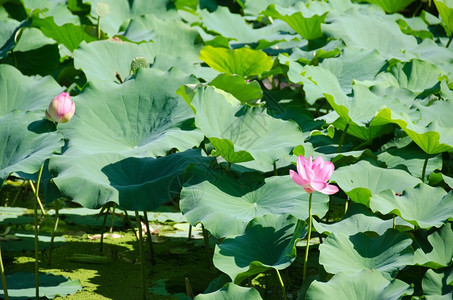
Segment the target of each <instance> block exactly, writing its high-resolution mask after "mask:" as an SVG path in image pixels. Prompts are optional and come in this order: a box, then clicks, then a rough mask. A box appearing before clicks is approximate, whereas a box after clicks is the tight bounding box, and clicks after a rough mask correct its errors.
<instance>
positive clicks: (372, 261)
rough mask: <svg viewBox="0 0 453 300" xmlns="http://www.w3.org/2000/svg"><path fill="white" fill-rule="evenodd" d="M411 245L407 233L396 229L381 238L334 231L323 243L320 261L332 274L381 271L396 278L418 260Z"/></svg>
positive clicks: (388, 231) (320, 248) (361, 233)
mask: <svg viewBox="0 0 453 300" xmlns="http://www.w3.org/2000/svg"><path fill="white" fill-rule="evenodd" d="M411 244H412V240H411V239H410V238H409V237H408V236H407V235H406V234H404V233H401V232H398V231H397V230H394V229H389V230H387V231H386V232H385V233H384V234H383V235H380V236H377V237H369V236H368V235H366V234H365V233H363V232H359V233H357V234H355V235H352V236H347V235H345V234H343V233H332V234H331V235H329V236H328V237H327V239H326V240H325V241H324V243H323V244H321V245H320V246H319V252H320V254H319V263H320V264H322V265H323V266H324V268H325V269H326V271H327V272H328V273H332V274H336V273H339V272H345V273H348V274H354V273H358V272H361V271H363V270H373V271H374V270H377V271H380V272H382V273H388V274H389V275H390V276H392V277H394V275H395V273H396V272H397V271H398V270H401V269H402V268H404V267H405V266H406V265H412V264H413V263H414V252H413V250H412V248H411V247H410V245H411Z"/></svg>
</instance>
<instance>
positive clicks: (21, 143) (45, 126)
mask: <svg viewBox="0 0 453 300" xmlns="http://www.w3.org/2000/svg"><path fill="white" fill-rule="evenodd" d="M54 130H55V127H54V126H53V124H52V123H51V122H49V121H47V120H44V119H40V117H39V116H38V115H36V114H35V113H32V112H27V113H24V112H21V111H17V110H16V111H13V112H11V113H10V114H8V115H6V116H2V117H0V154H1V155H0V186H1V185H2V184H3V181H4V180H6V178H7V177H8V176H9V175H10V174H11V173H13V172H24V173H30V174H32V173H35V172H37V171H38V170H39V169H40V168H41V166H42V164H43V163H44V161H45V160H46V159H47V158H49V157H50V156H52V154H53V153H54V152H59V151H60V150H61V148H62V147H63V144H64V142H63V137H62V136H61V135H60V134H59V133H58V132H56V131H54Z"/></svg>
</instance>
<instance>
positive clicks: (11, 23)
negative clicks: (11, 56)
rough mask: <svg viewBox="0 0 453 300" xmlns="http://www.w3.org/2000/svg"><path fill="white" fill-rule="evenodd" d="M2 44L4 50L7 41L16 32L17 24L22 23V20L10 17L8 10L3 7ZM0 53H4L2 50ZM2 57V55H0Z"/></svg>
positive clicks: (0, 8) (0, 9)
mask: <svg viewBox="0 0 453 300" xmlns="http://www.w3.org/2000/svg"><path fill="white" fill-rule="evenodd" d="M0 20H1V21H0V28H1V29H2V30H0V45H1V48H0V49H2V50H3V47H4V46H5V44H6V43H7V41H8V40H9V39H10V38H11V36H12V35H13V34H14V33H15V31H16V28H17V26H19V25H20V22H19V21H17V20H15V19H12V18H9V17H8V12H7V11H6V10H5V9H4V8H3V6H2V7H0ZM0 53H2V52H1V51H0ZM0 58H2V56H1V55H0Z"/></svg>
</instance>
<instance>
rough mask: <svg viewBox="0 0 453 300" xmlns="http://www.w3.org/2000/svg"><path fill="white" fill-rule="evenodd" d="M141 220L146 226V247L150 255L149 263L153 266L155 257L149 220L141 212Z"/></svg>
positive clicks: (145, 214)
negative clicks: (143, 220) (147, 246)
mask: <svg viewBox="0 0 453 300" xmlns="http://www.w3.org/2000/svg"><path fill="white" fill-rule="evenodd" d="M143 218H144V219H145V226H146V236H147V238H148V245H149V253H150V255H151V263H152V264H153V265H155V264H156V255H155V254H154V247H153V240H152V238H151V230H149V220H148V215H147V213H146V211H144V212H143Z"/></svg>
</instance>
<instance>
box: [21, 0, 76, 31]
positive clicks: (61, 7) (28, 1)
mask: <svg viewBox="0 0 453 300" xmlns="http://www.w3.org/2000/svg"><path fill="white" fill-rule="evenodd" d="M21 2H22V3H23V4H24V7H25V9H26V12H27V14H31V13H33V12H35V11H37V10H40V11H41V12H42V13H43V14H45V15H46V16H47V17H53V18H55V23H56V24H57V25H58V26H61V25H63V24H65V23H73V24H76V25H78V24H80V19H79V17H78V16H76V15H74V14H72V12H71V11H70V10H69V8H68V6H67V5H66V1H65V0H42V1H34V0H22V1H21Z"/></svg>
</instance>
